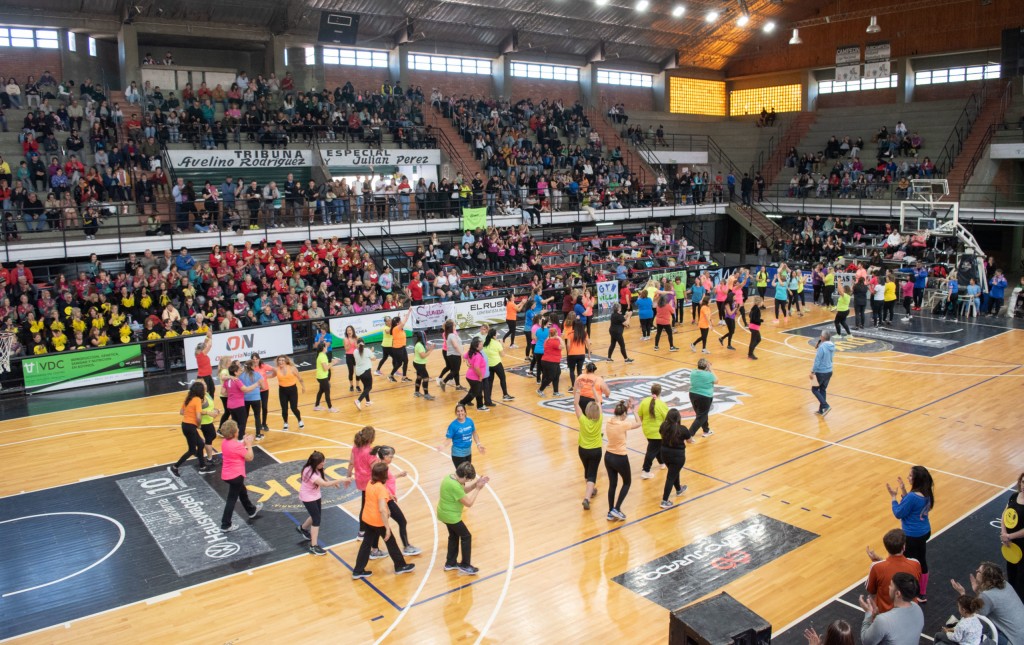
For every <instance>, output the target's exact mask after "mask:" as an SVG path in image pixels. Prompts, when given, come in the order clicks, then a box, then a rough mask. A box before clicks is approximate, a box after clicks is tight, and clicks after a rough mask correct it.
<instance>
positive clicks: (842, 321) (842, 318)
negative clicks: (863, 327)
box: [836, 309, 850, 336]
mask: <svg viewBox="0 0 1024 645" xmlns="http://www.w3.org/2000/svg"><path fill="white" fill-rule="evenodd" d="M849 315H850V310H849V309H847V310H846V311H837V312H836V335H839V334H842V333H843V331H842V330H843V329H845V330H846V335H847V336H849V335H850V325H849V324H847V322H846V317H847V316H849ZM840 327H842V329H840Z"/></svg>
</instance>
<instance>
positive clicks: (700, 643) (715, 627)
mask: <svg viewBox="0 0 1024 645" xmlns="http://www.w3.org/2000/svg"><path fill="white" fill-rule="evenodd" d="M771 641H772V626H771V624H769V623H768V621H767V620H765V619H764V618H761V617H760V616H758V615H757V614H755V613H754V612H752V611H750V610H749V609H747V608H746V607H745V606H744V605H743V604H742V603H740V602H739V601H737V600H736V599H735V598H733V597H732V596H730V595H729V594H727V593H724V592H723V593H720V594H719V595H717V596H714V597H713V598H708V599H707V600H705V601H703V602H699V603H697V604H695V605H690V606H689V607H686V608H685V609H679V610H677V611H674V612H672V613H671V614H670V616H669V630H668V642H669V645H767V644H768V643H771Z"/></svg>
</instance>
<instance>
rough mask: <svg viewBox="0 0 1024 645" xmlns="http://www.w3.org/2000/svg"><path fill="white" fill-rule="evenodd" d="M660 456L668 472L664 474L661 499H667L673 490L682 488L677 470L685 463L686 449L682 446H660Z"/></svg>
mask: <svg viewBox="0 0 1024 645" xmlns="http://www.w3.org/2000/svg"><path fill="white" fill-rule="evenodd" d="M661 457H662V459H663V460H664V462H663V463H664V464H665V466H666V467H667V468H668V472H667V473H666V475H665V488H664V490H662V492H661V499H662V501H665V500H668V496H669V495H670V494H671V493H672V491H673V490H675V491H678V490H679V489H680V488H682V483H681V482H680V481H679V471H681V470H682V469H683V466H684V465H685V464H686V451H685V450H684V449H683V448H662V449H661Z"/></svg>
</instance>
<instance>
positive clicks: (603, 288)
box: [597, 280, 619, 312]
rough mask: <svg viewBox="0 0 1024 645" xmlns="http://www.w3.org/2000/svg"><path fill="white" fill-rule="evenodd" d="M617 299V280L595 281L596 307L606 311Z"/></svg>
mask: <svg viewBox="0 0 1024 645" xmlns="http://www.w3.org/2000/svg"><path fill="white" fill-rule="evenodd" d="M618 301H619V281H618V280H608V281H607V282H598V283H597V307H598V309H600V310H601V311H602V312H606V311H608V310H610V309H611V308H612V306H613V305H615V303H617V302H618Z"/></svg>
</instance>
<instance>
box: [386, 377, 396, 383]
mask: <svg viewBox="0 0 1024 645" xmlns="http://www.w3.org/2000/svg"><path fill="white" fill-rule="evenodd" d="M388 380H389V381H391V382H392V383H397V382H398V379H396V378H395V377H394V376H389V377H388Z"/></svg>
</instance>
